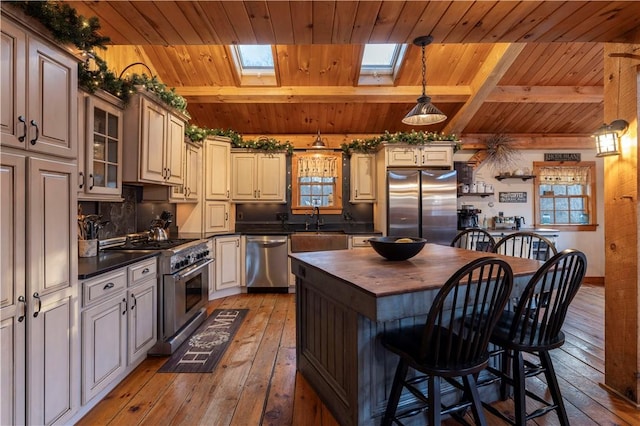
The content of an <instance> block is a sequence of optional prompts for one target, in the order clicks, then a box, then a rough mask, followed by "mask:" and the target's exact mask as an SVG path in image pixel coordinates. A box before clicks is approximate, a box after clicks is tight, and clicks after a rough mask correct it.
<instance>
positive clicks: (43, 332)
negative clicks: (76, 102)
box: [0, 150, 80, 424]
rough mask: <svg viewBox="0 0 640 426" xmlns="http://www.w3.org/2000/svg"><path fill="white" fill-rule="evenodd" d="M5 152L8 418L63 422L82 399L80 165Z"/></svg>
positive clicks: (4, 304)
mask: <svg viewBox="0 0 640 426" xmlns="http://www.w3.org/2000/svg"><path fill="white" fill-rule="evenodd" d="M25 154H26V152H25ZM1 159H2V167H1V168H0V170H1V174H0V176H1V181H2V183H1V188H2V203H1V208H2V215H1V217H2V229H1V230H0V232H1V237H0V240H1V241H2V256H1V258H2V308H1V310H0V312H1V313H2V342H3V344H2V346H3V348H2V351H3V362H2V365H1V366H0V368H1V375H0V376H1V380H0V382H1V383H2V387H3V390H4V389H11V391H10V393H9V395H11V397H10V398H6V400H5V398H3V401H2V404H3V406H2V408H3V410H2V424H15V423H20V420H21V419H22V420H23V421H24V422H26V423H28V424H51V423H54V422H60V423H64V422H65V420H66V419H68V418H69V417H70V416H71V415H73V413H74V411H75V410H76V409H77V408H78V407H77V405H78V400H79V394H78V393H77V392H78V390H79V388H78V386H77V384H76V380H78V378H79V377H78V375H77V371H78V370H79V365H80V364H79V362H80V360H79V357H78V346H77V344H78V336H77V324H76V318H77V296H76V287H77V286H76V285H75V284H76V280H77V278H76V277H77V266H76V265H77V262H76V261H75V259H76V257H77V234H76V232H77V224H76V211H75V209H76V204H77V202H76V186H75V181H76V167H75V165H74V164H72V163H67V162H63V161H56V160H50V159H42V158H35V157H25V155H22V154H19V153H10V152H6V151H4V150H3V151H2V154H1ZM27 206H29V209H28V210H27ZM5 338H7V340H5ZM5 354H7V355H8V354H12V356H11V357H7V358H5V357H4V355H5ZM25 378H26V379H25ZM3 393H4V392H3ZM5 409H6V410H7V411H5Z"/></svg>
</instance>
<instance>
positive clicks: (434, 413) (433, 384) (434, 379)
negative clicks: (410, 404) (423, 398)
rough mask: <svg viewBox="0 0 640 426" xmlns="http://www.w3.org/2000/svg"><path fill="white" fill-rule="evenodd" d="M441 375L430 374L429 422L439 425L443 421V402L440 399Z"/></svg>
mask: <svg viewBox="0 0 640 426" xmlns="http://www.w3.org/2000/svg"><path fill="white" fill-rule="evenodd" d="M440 380H441V379H440V377H439V376H429V386H428V390H429V395H428V396H429V414H428V417H429V424H430V425H439V424H440V422H441V414H440V411H441V410H442V402H441V400H440Z"/></svg>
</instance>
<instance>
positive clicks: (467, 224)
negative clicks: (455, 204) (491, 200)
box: [458, 204, 482, 230]
mask: <svg viewBox="0 0 640 426" xmlns="http://www.w3.org/2000/svg"><path fill="white" fill-rule="evenodd" d="M480 213H482V210H480V209H476V208H475V207H474V206H472V205H465V204H463V205H462V208H460V209H459V210H458V229H459V230H462V229H467V228H477V227H478V225H479V223H478V215H479V214H480Z"/></svg>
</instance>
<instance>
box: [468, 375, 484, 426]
mask: <svg viewBox="0 0 640 426" xmlns="http://www.w3.org/2000/svg"><path fill="white" fill-rule="evenodd" d="M462 381H463V383H464V387H465V394H467V395H469V396H470V398H471V403H472V405H471V411H472V413H473V419H474V420H475V422H476V425H482V426H485V425H486V424H487V419H486V418H485V417H484V411H483V410H482V400H481V399H480V394H479V393H478V386H477V384H476V378H475V376H474V375H473V374H470V375H468V376H463V377H462Z"/></svg>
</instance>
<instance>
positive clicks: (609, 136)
mask: <svg viewBox="0 0 640 426" xmlns="http://www.w3.org/2000/svg"><path fill="white" fill-rule="evenodd" d="M628 127H629V123H627V122H626V121H625V120H615V121H612V122H611V124H603V125H602V126H601V127H600V128H599V129H598V130H596V132H595V133H594V134H593V137H594V138H595V139H596V157H606V156H608V155H619V154H620V136H622V134H624V132H625V131H626V130H627V128H628Z"/></svg>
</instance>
